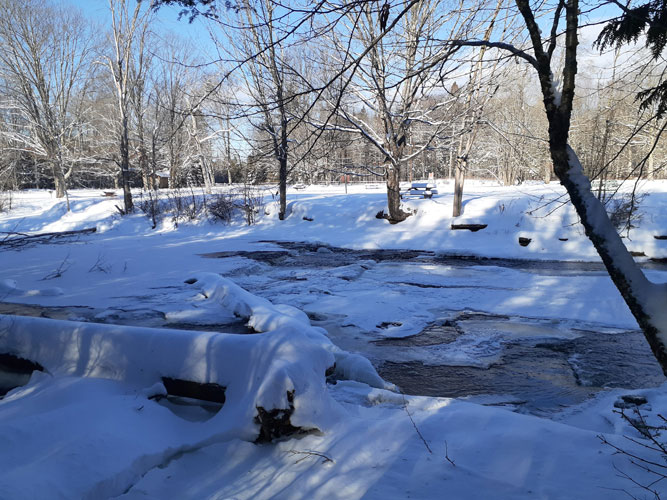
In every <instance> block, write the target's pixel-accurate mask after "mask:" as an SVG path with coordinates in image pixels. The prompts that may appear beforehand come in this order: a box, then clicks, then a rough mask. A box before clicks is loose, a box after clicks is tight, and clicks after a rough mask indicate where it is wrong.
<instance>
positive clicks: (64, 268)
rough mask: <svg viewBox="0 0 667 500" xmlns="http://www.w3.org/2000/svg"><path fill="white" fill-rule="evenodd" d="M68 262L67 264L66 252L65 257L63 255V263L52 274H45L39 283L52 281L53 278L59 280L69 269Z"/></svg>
mask: <svg viewBox="0 0 667 500" xmlns="http://www.w3.org/2000/svg"><path fill="white" fill-rule="evenodd" d="M69 266H70V262H69V252H67V255H65V258H64V259H63V261H62V262H61V263H60V265H59V266H58V267H57V268H56V270H55V271H53V272H52V273H49V274H47V275H46V276H44V277H43V278H42V279H41V280H40V281H46V280H52V279H55V278H60V277H61V276H62V275H63V273H64V272H65V271H67V270H68V269H69Z"/></svg>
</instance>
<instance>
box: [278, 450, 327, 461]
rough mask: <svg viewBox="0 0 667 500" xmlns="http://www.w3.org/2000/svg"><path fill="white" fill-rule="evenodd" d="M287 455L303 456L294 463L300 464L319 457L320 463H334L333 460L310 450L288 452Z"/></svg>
mask: <svg viewBox="0 0 667 500" xmlns="http://www.w3.org/2000/svg"><path fill="white" fill-rule="evenodd" d="M289 453H290V454H291V455H304V456H303V457H301V458H300V459H298V460H297V461H296V462H295V463H297V464H298V463H299V462H302V461H303V460H305V459H306V458H308V457H320V458H322V459H323V460H322V463H323V464H326V463H327V462H331V463H334V460H333V459H332V458H329V457H327V456H326V455H325V454H324V453H319V452H317V451H311V450H304V451H299V450H289Z"/></svg>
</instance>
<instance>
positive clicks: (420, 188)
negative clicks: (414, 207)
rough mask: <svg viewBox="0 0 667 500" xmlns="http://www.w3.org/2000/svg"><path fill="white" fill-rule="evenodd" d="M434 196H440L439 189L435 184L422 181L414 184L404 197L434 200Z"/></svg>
mask: <svg viewBox="0 0 667 500" xmlns="http://www.w3.org/2000/svg"><path fill="white" fill-rule="evenodd" d="M434 194H438V189H437V186H436V184H435V182H429V181H420V182H413V183H412V184H411V185H410V188H408V190H407V191H406V192H405V193H403V196H406V195H407V196H418V197H420V198H432V197H433V195H434Z"/></svg>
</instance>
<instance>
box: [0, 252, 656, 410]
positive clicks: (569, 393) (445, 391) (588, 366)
mask: <svg viewBox="0 0 667 500" xmlns="http://www.w3.org/2000/svg"><path fill="white" fill-rule="evenodd" d="M274 243H276V244H279V245H280V246H281V247H282V248H283V249H281V250H276V251H254V252H253V251H248V252H217V253H214V254H206V255H203V257H207V258H234V257H245V258H248V259H253V260H256V261H258V262H261V263H264V264H268V265H269V266H271V267H272V268H275V269H276V270H282V269H285V268H287V269H289V268H303V269H310V270H311V271H313V272H316V273H320V271H321V272H322V273H327V272H328V271H329V270H331V269H333V268H336V267H341V266H347V265H350V264H355V263H359V262H363V261H369V260H373V261H375V262H377V263H381V262H405V263H408V264H410V263H414V264H416V265H420V266H421V265H423V264H429V265H436V266H438V265H441V266H448V267H458V268H461V267H469V266H486V265H489V266H497V267H506V268H511V269H517V270H521V271H524V272H528V273H536V274H540V275H546V276H563V275H569V276H579V275H604V274H605V270H604V268H603V267H602V265H601V264H598V263H588V262H556V261H548V262H545V261H514V260H505V259H477V258H471V257H465V256H462V257H461V256H452V255H439V254H435V253H433V252H424V251H413V250H368V251H367V250H348V249H340V248H333V247H326V246H322V245H317V244H310V243H294V242H292V243H289V242H274ZM332 254H335V255H332ZM645 267H650V268H652V269H658V270H665V269H667V266H666V265H665V264H664V263H647V264H645ZM389 278H391V276H389ZM281 279H283V280H284V278H281ZM343 279H350V280H353V279H356V278H354V277H343ZM386 284H387V285H401V286H405V285H411V286H417V287H422V288H448V286H444V285H440V284H429V283H411V282H410V283H408V282H394V281H388V282H387V283H386ZM456 287H457V286H454V287H449V288H456ZM466 287H467V288H475V286H466ZM479 288H485V289H487V290H506V289H504V288H502V287H494V286H487V285H486V284H484V285H483V286H480V287H479ZM299 290H300V288H295V289H294V292H295V293H308V292H307V291H306V292H303V291H299ZM250 291H253V290H252V289H251V290H250ZM441 312H442V313H443V316H447V317H449V319H448V320H446V321H440V322H436V323H435V324H432V325H430V326H428V327H427V328H426V329H424V330H423V331H422V332H420V333H419V334H417V335H411V336H408V337H402V338H379V339H378V338H377V337H373V338H371V339H370V340H369V336H368V335H367V333H368V332H363V331H360V330H359V329H358V328H355V327H354V326H350V325H345V324H344V322H343V321H342V319H341V317H333V316H330V317H326V316H322V317H318V316H317V315H312V316H311V320H312V321H313V324H315V325H318V326H322V327H324V328H325V329H326V330H327V331H328V332H329V336H330V337H331V339H332V341H333V342H334V343H336V344H337V345H339V346H340V347H341V348H343V349H347V350H350V351H356V352H360V353H362V354H364V355H366V356H367V357H368V358H369V359H370V360H371V361H372V362H373V364H374V365H375V366H376V368H377V369H378V372H379V373H380V375H381V376H382V377H383V378H384V379H386V380H388V381H390V382H393V383H395V384H396V385H397V386H399V387H400V389H401V390H402V391H403V392H405V393H406V394H413V395H427V396H443V397H469V398H471V399H472V400H475V401H478V402H482V403H487V404H501V405H508V406H510V407H512V408H513V409H516V410H517V411H521V412H527V413H533V414H538V415H548V414H550V413H553V412H555V411H557V410H559V409H561V408H562V407H565V406H569V405H573V404H577V403H581V402H583V401H585V400H586V399H588V398H590V397H591V396H592V395H594V394H595V393H596V392H599V391H601V390H603V389H604V388H606V387H623V388H628V389H633V388H641V387H651V386H657V385H659V384H661V383H663V382H664V381H665V377H664V375H663V374H662V371H661V369H660V367H659V365H658V363H657V362H656V361H655V359H654V358H653V355H652V354H651V352H650V350H649V348H648V345H647V343H646V341H645V340H644V338H643V336H642V334H641V332H639V331H637V330H620V329H613V328H607V327H601V326H595V325H587V324H581V323H576V322H573V321H569V322H566V321H558V320H539V319H534V318H524V317H518V316H514V317H509V316H501V315H492V314H485V313H482V314H480V313H473V312H463V313H461V312H453V311H441ZM444 313H447V314H444ZM0 314H19V315H28V316H38V317H47V318H53V319H69V320H79V321H97V322H105V323H114V324H125V325H137V326H149V327H155V328H178V329H194V330H204V331H223V332H228V333H238V334H246V333H253V330H251V329H249V328H248V327H247V326H245V324H244V323H243V321H236V322H233V321H232V322H227V323H225V324H206V323H203V324H202V323H197V324H189V323H174V322H173V321H168V320H167V318H166V317H165V315H164V314H163V313H161V312H160V311H157V310H154V309H152V308H151V307H148V306H147V307H146V308H143V309H142V308H135V309H130V310H123V309H117V310H112V311H108V310H98V309H94V308H89V307H78V306H70V307H44V306H38V305H27V304H14V303H0ZM386 326H388V327H391V326H392V324H391V323H388V324H387V325H386ZM0 371H1V370H0ZM0 385H2V383H1V381H0ZM0 389H1V387H0Z"/></svg>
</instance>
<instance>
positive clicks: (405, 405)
mask: <svg viewBox="0 0 667 500" xmlns="http://www.w3.org/2000/svg"><path fill="white" fill-rule="evenodd" d="M401 396H403V409H404V410H405V413H407V414H408V417H409V418H410V422H412V426H413V427H414V428H415V431H417V435H418V436H419V439H421V440H422V443H424V446H426V449H427V450H428V452H429V453H430V454H431V455H433V450H431V447H430V446H429V445H428V443H427V442H426V439H424V436H422V433H421V432H420V431H419V428H418V427H417V424H416V423H415V421H414V419H413V418H412V415H411V414H410V412H409V411H408V402H407V401H406V399H405V394H403V393H402V392H401Z"/></svg>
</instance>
